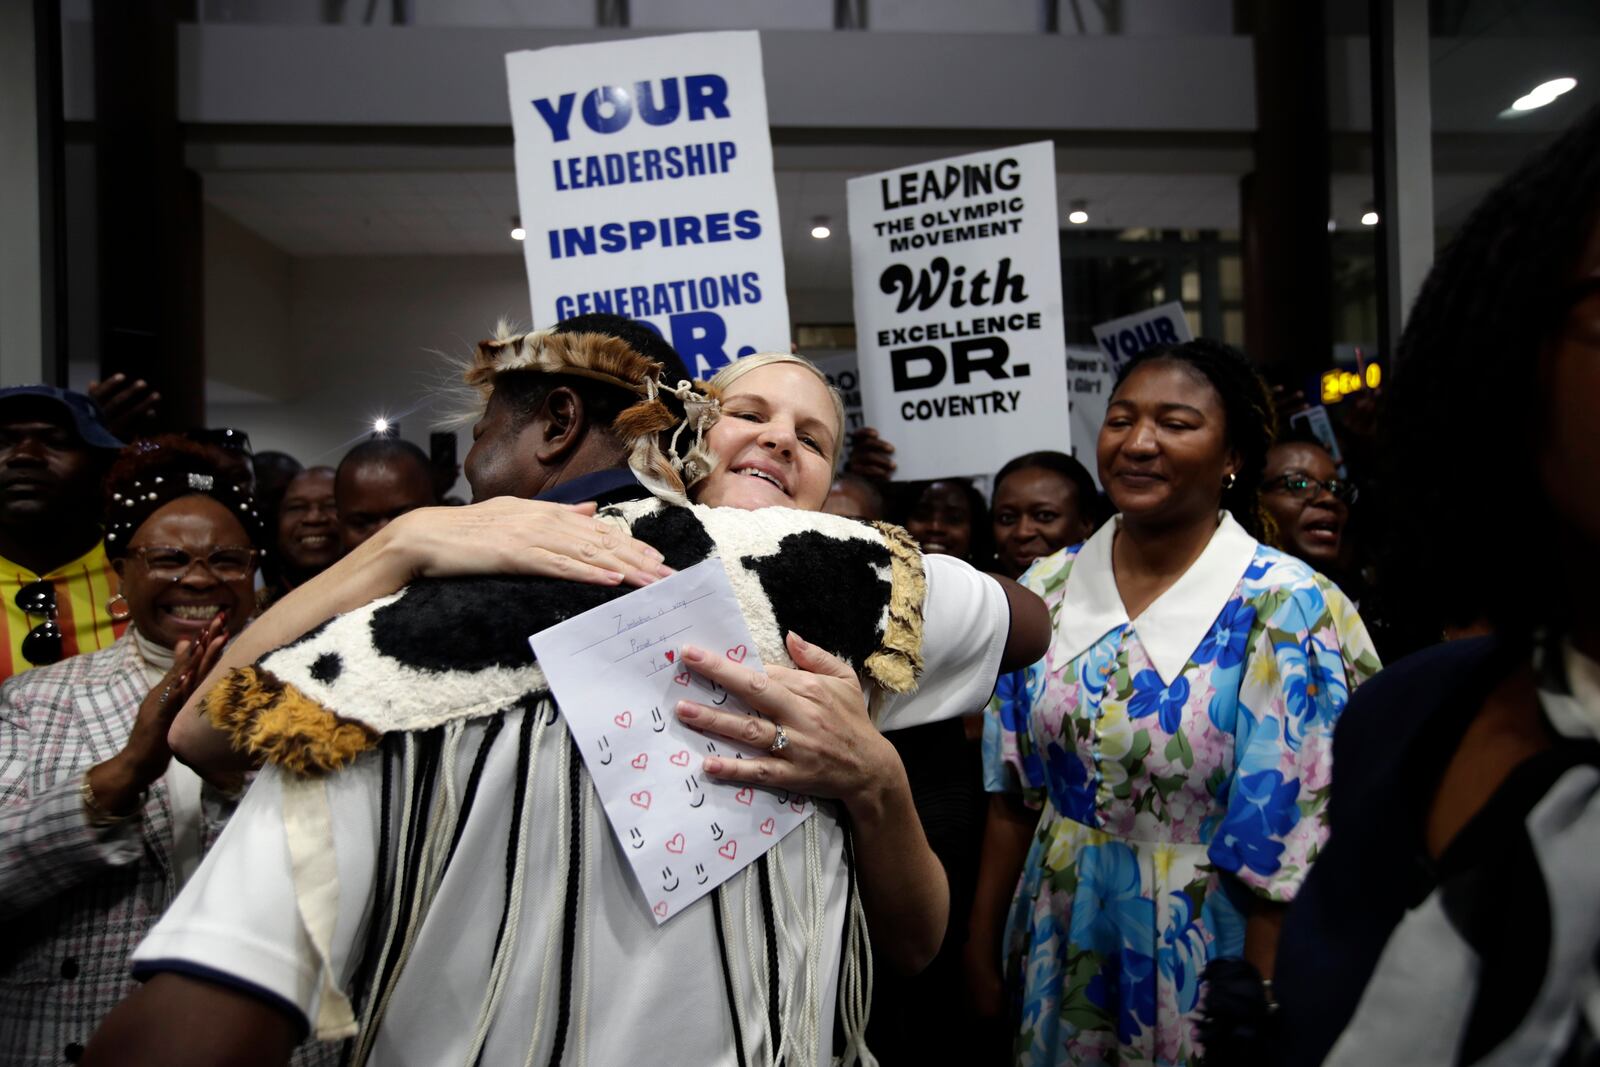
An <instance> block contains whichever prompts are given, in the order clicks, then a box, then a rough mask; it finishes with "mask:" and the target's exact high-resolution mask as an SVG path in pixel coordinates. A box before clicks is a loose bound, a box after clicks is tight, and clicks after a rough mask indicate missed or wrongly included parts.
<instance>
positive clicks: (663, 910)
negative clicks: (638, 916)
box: [650, 900, 667, 919]
mask: <svg viewBox="0 0 1600 1067" xmlns="http://www.w3.org/2000/svg"><path fill="white" fill-rule="evenodd" d="M650 910H651V911H653V912H655V913H656V915H658V916H660V917H661V918H663V919H665V918H666V917H667V902H666V901H664V900H658V901H656V906H655V907H653V908H651V909H650Z"/></svg>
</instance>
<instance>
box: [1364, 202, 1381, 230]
mask: <svg viewBox="0 0 1600 1067" xmlns="http://www.w3.org/2000/svg"><path fill="white" fill-rule="evenodd" d="M1377 224H1378V209H1377V208H1376V207H1374V206H1373V205H1372V204H1368V205H1367V206H1366V208H1365V209H1364V210H1363V211H1362V212H1361V225H1363V226H1376V225H1377Z"/></svg>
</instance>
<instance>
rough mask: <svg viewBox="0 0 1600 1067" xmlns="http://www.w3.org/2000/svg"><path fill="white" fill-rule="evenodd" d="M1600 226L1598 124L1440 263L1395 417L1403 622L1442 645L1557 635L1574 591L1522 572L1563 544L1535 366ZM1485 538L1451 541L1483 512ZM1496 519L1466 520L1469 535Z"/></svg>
mask: <svg viewBox="0 0 1600 1067" xmlns="http://www.w3.org/2000/svg"><path fill="white" fill-rule="evenodd" d="M1597 224H1600V108H1594V109H1591V110H1590V111H1589V112H1588V113H1587V114H1586V115H1584V116H1583V117H1582V118H1581V119H1580V120H1579V121H1578V122H1577V123H1576V124H1575V125H1573V126H1572V127H1571V128H1570V129H1568V130H1567V131H1566V133H1564V134H1563V135H1562V136H1561V137H1560V138H1558V139H1557V140H1556V141H1554V142H1553V143H1552V144H1550V145H1549V146H1548V147H1546V148H1545V149H1543V150H1542V151H1540V152H1539V153H1537V154H1536V155H1534V156H1533V157H1532V158H1530V159H1528V160H1527V161H1526V162H1524V163H1523V165H1522V166H1521V167H1519V168H1518V169H1517V170H1516V171H1515V172H1513V173H1512V174H1511V175H1510V176H1509V177H1507V178H1506V179H1505V180H1503V181H1502V182H1501V183H1500V184H1499V185H1498V186H1496V187H1495V188H1494V189H1493V190H1492V191H1490V193H1489V194H1488V195H1487V196H1486V197H1484V199H1483V201H1482V203H1480V204H1479V205H1478V207H1477V208H1476V210H1474V211H1473V213H1472V215H1471V216H1470V217H1469V218H1468V219H1467V221H1466V223H1465V224H1464V225H1463V226H1462V227H1461V229H1460V230H1459V231H1458V232H1457V234H1456V236H1455V239H1454V240H1452V241H1451V243H1450V245H1449V246H1448V247H1447V248H1446V249H1445V250H1444V252H1442V253H1441V254H1440V256H1439V258H1438V259H1437V260H1436V261H1435V263H1434V265H1433V269H1432V270H1431V271H1430V272H1429V273H1428V277H1427V280H1426V281H1425V282H1424V283H1423V285H1422V290H1421V292H1420V293H1419V294H1418V295H1417V300H1416V303H1415V304H1414V305H1413V306H1412V309H1411V316H1410V318H1409V319H1408V320H1407V322H1406V327H1405V331H1404V333H1403V334H1402V335H1401V338H1400V347H1399V351H1398V352H1397V353H1396V356H1395V360H1394V367H1393V373H1392V374H1391V375H1390V378H1389V386H1388V388H1386V389H1385V396H1384V398H1383V407H1382V408H1381V409H1380V410H1381V413H1382V415H1383V420H1382V424H1381V425H1382V432H1383V443H1384V447H1383V456H1384V466H1383V470H1382V474H1383V480H1382V484H1381V487H1380V488H1381V493H1380V503H1381V504H1382V507H1383V511H1384V513H1385V516H1386V520H1387V521H1386V523H1385V526H1384V529H1385V541H1386V544H1387V546H1388V551H1387V553H1386V554H1385V558H1384V559H1383V560H1382V563H1383V564H1384V566H1383V573H1384V574H1385V575H1386V576H1388V578H1389V580H1390V581H1396V580H1403V581H1404V583H1405V587H1406V590H1407V592H1406V596H1405V597H1404V598H1403V599H1402V598H1400V597H1395V598H1394V599H1395V601H1396V606H1397V607H1403V608H1405V609H1406V610H1408V611H1409V612H1410V613H1411V615H1412V618H1410V619H1407V620H1404V621H1406V622H1408V623H1410V624H1412V625H1414V626H1416V627H1417V628H1419V629H1420V630H1424V631H1425V632H1427V633H1429V634H1431V635H1433V636H1437V634H1438V633H1439V630H1440V627H1442V626H1445V625H1449V624H1463V623H1470V622H1473V621H1477V620H1487V621H1488V622H1490V623H1491V624H1492V625H1493V626H1494V627H1495V629H1496V630H1497V631H1498V632H1500V633H1502V634H1506V635H1511V636H1519V635H1521V636H1525V635H1527V634H1528V633H1529V632H1530V631H1531V630H1532V629H1533V628H1535V627H1537V626H1539V625H1541V624H1543V623H1547V622H1552V621H1555V620H1556V619H1557V618H1558V617H1559V614H1560V611H1561V606H1560V604H1561V597H1562V596H1563V595H1564V591H1563V590H1562V589H1560V583H1559V582H1556V581H1541V580H1536V579H1530V577H1529V575H1528V574H1527V573H1526V571H1525V569H1524V568H1523V567H1521V566H1519V565H1517V563H1516V561H1531V560H1537V559H1540V558H1541V557H1542V556H1545V555H1547V554H1548V552H1549V550H1550V537H1551V531H1552V530H1553V529H1555V528H1556V527H1555V526H1554V524H1553V523H1554V520H1553V516H1552V512H1551V508H1550V504H1549V502H1548V501H1547V500H1546V498H1545V494H1544V491H1543V488H1542V486H1541V484H1540V480H1539V474H1538V450H1539V448H1540V440H1541V437H1542V424H1543V412H1544V410H1545V406H1546V405H1545V395H1544V393H1545V388H1544V385H1543V383H1542V382H1541V375H1540V374H1539V370H1538V364H1539V360H1540V357H1541V356H1542V355H1543V354H1544V353H1545V352H1546V351H1548V349H1549V347H1550V344H1551V342H1552V341H1553V340H1554V339H1555V337H1556V336H1557V335H1558V333H1559V331H1560V329H1561V327H1562V325H1563V323H1564V321H1565V319H1566V316H1567V312H1568V310H1569V302H1570V293H1569V287H1570V284H1571V282H1572V274H1573V272H1574V270H1575V269H1576V268H1577V266H1578V262H1579V258H1580V257H1581V255H1582V254H1583V250H1584V248H1585V246H1586V244H1587V243H1588V241H1589V240H1590V239H1591V237H1592V236H1593V234H1594V232H1595V227H1596V225H1597ZM1486 492H1487V493H1488V494H1489V496H1491V497H1492V498H1493V500H1494V504H1493V510H1494V511H1495V512H1497V513H1499V514H1501V515H1505V516H1508V517H1509V518H1510V521H1508V522H1503V523H1498V524H1496V526H1495V530H1494V534H1493V537H1494V540H1493V542H1492V549H1493V554H1494V558H1495V559H1496V560H1499V561H1502V562H1500V563H1495V562H1493V561H1490V560H1486V559H1485V555H1484V553H1485V550H1486V549H1487V548H1488V547H1489V544H1487V543H1486V540H1485V538H1486V536H1487V535H1486V533H1485V531H1484V530H1483V527H1482V526H1480V527H1479V534H1480V536H1477V537H1474V536H1470V535H1464V534H1461V533H1456V534H1454V535H1451V534H1449V533H1446V532H1445V531H1442V530H1441V528H1440V522H1441V516H1443V515H1448V514H1449V513H1450V512H1452V511H1460V510H1462V509H1463V507H1464V506H1465V507H1471V506H1472V505H1471V503H1469V502H1474V501H1475V502H1476V503H1477V505H1478V506H1479V507H1483V508H1487V507H1488V506H1489V505H1488V503H1487V500H1488V498H1489V497H1486V495H1485V494H1486ZM1486 517H1487V516H1486V515H1485V514H1483V513H1481V512H1479V513H1476V514H1474V513H1471V512H1469V514H1468V516H1467V518H1468V521H1469V522H1476V523H1483V522H1484V520H1485V518H1486Z"/></svg>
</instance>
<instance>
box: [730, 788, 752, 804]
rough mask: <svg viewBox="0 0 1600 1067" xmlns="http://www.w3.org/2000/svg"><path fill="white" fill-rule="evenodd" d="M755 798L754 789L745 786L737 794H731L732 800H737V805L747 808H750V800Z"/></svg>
mask: <svg viewBox="0 0 1600 1067" xmlns="http://www.w3.org/2000/svg"><path fill="white" fill-rule="evenodd" d="M755 798H756V791H755V790H754V789H751V788H750V787H749V786H745V787H744V788H743V789H741V790H739V791H738V792H737V793H735V794H733V799H735V800H737V801H738V802H739V803H741V804H743V805H745V806H746V807H749V806H750V802H751V801H752V800H754V799H755Z"/></svg>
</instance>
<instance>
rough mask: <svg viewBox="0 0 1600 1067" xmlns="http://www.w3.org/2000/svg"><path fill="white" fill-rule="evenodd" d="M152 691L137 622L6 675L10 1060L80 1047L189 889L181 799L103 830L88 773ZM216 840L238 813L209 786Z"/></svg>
mask: <svg viewBox="0 0 1600 1067" xmlns="http://www.w3.org/2000/svg"><path fill="white" fill-rule="evenodd" d="M148 691H149V687H148V685H147V684H146V682H145V675H144V668H143V664H142V662H141V661H140V659H139V653H138V650H137V649H136V648H135V646H134V643H133V637H132V635H131V634H129V635H126V636H124V637H122V638H121V639H120V640H118V641H117V642H116V643H115V644H113V645H112V646H111V647H110V648H107V649H105V650H103V651H100V652H94V653H90V654H88V655H82V656H74V657H72V658H70V659H65V660H62V661H61V662H60V663H57V664H54V665H52V666H48V667H37V668H35V669H33V670H31V671H28V672H27V673H25V674H22V675H18V676H17V677H15V678H12V679H11V680H9V681H8V682H6V683H5V684H4V685H3V686H0V1063H4V1064H6V1065H8V1067H11V1065H28V1067H31V1065H33V1064H60V1063H62V1062H65V1061H70V1060H73V1059H76V1052H77V1051H78V1050H79V1049H81V1047H82V1046H83V1045H85V1044H87V1043H88V1041H89V1035H90V1034H91V1033H93V1031H94V1028H95V1026H96V1025H98V1023H99V1021H100V1019H101V1018H102V1017H103V1016H104V1015H105V1014H106V1012H108V1011H110V1010H111V1009H112V1008H113V1007H115V1006H116V1004H117V1002H118V1001H119V1000H121V999H122V997H123V996H125V995H126V994H127V993H128V992H129V991H130V990H131V989H132V988H133V985H134V983H133V982H132V980H131V979H130V978H129V977H128V964H127V959H128V956H129V954H130V953H132V951H133V949H134V948H135V947H136V946H137V945H138V944H139V941H140V940H141V939H142V938H143V937H144V935H145V933H146V932H147V931H148V930H149V929H150V927H151V926H152V925H154V924H155V921H156V920H157V919H158V918H160V916H161V913H162V912H163V911H164V910H165V909H166V906H167V904H168V902H169V901H171V900H172V898H173V896H174V895H175V894H176V893H177V891H178V885H177V880H176V877H175V875H174V872H173V868H172V862H171V858H170V857H171V850H172V809H171V806H170V803H169V801H168V796H167V789H166V783H165V781H164V780H157V781H156V783H155V784H154V785H152V786H151V788H150V794H149V797H148V799H147V800H146V801H145V806H144V813H143V817H142V818H139V819H132V820H129V821H128V822H125V823H122V824H120V825H118V826H115V827H111V828H108V829H100V830H97V829H95V828H93V827H91V826H90V825H89V822H88V819H87V818H86V816H85V814H84V810H83V801H82V798H81V792H80V791H81V787H82V782H83V773H84V772H85V771H86V770H88V769H89V768H90V767H93V766H94V765H95V764H97V763H100V762H102V761H104V760H106V759H109V758H110V757H111V756H113V755H115V754H116V753H117V752H118V751H119V750H120V749H121V748H122V746H123V744H124V742H126V741H127V738H128V732H129V731H130V730H131V729H132V728H133V721H134V717H135V716H136V715H137V714H138V708H139V703H140V701H142V700H143V699H144V697H145V694H146V693H147V692H148ZM202 803H203V805H204V809H205V812H206V820H207V825H206V833H205V844H206V846H207V847H208V848H209V847H210V845H211V843H212V842H213V841H214V840H215V839H216V835H217V833H218V832H219V831H220V830H221V825H222V820H223V819H225V818H226V817H227V815H228V814H230V813H231V810H232V806H231V803H230V802H228V801H225V800H224V799H223V798H222V797H221V795H220V794H218V793H216V792H215V791H213V790H212V789H210V787H206V789H205V790H204V792H203V800H202Z"/></svg>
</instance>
